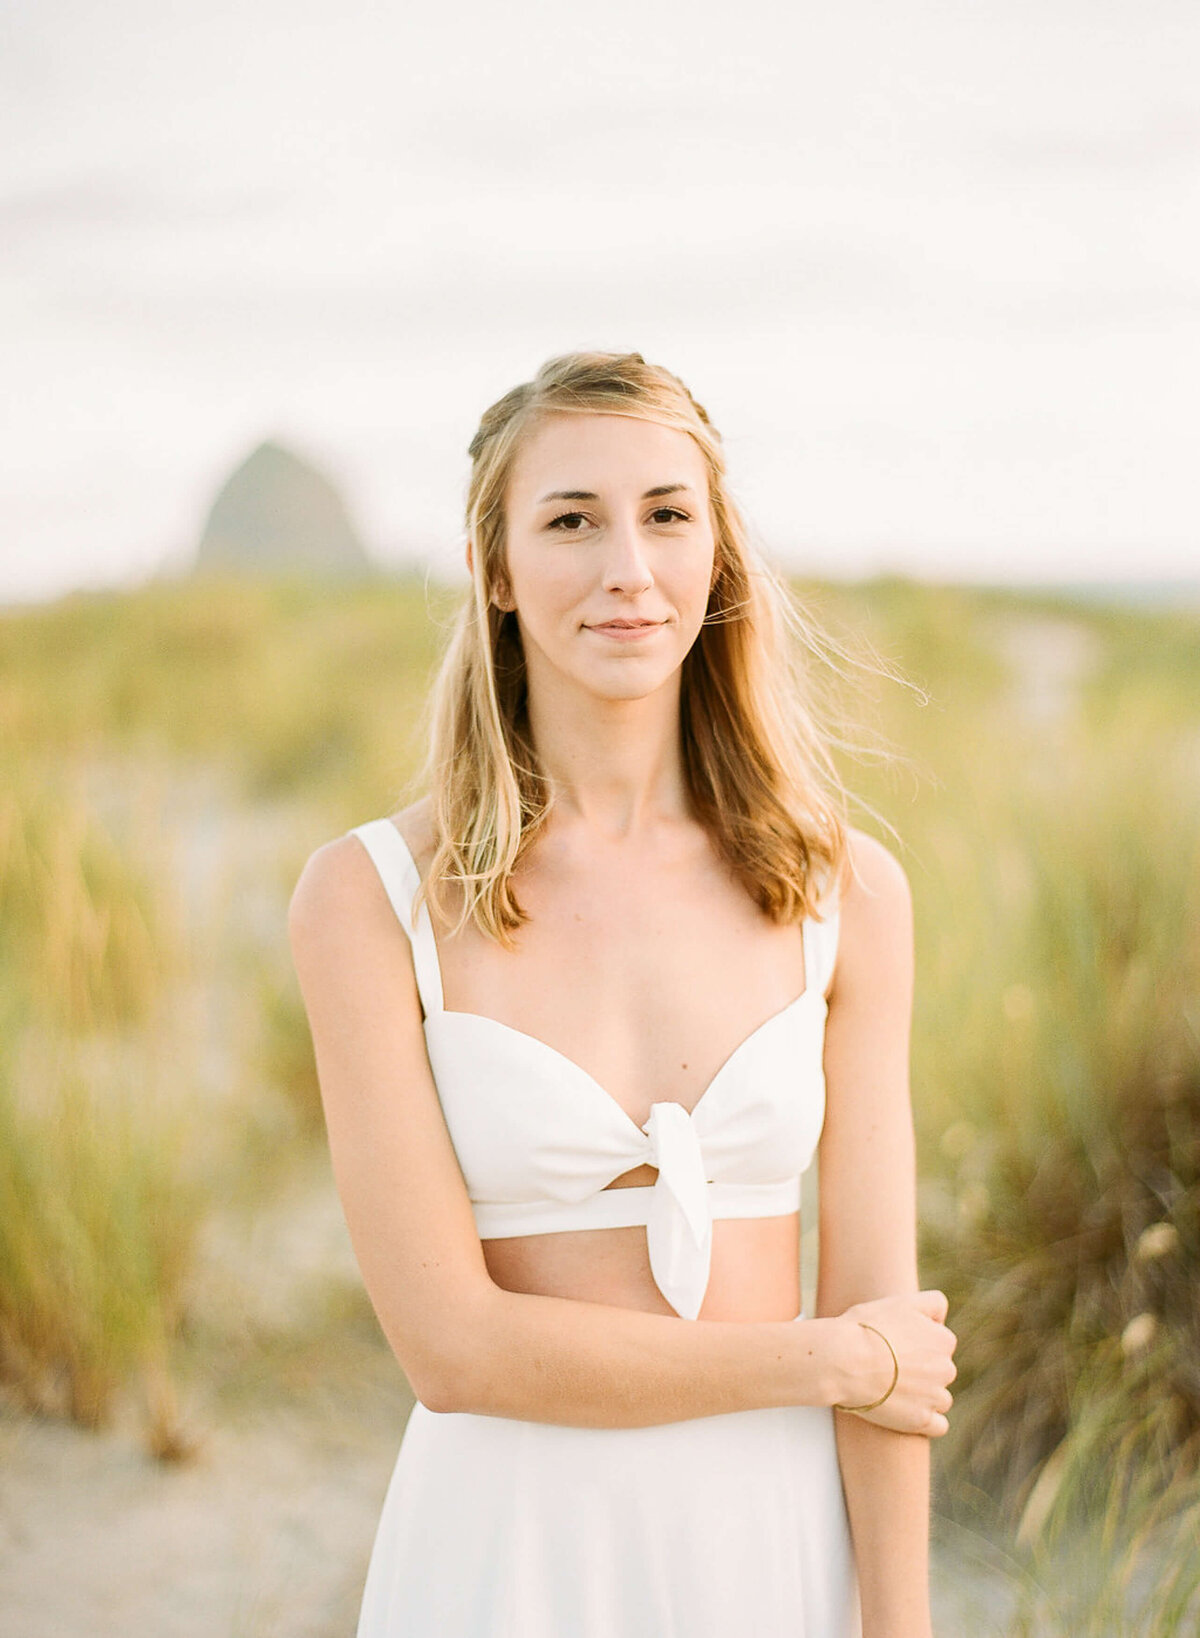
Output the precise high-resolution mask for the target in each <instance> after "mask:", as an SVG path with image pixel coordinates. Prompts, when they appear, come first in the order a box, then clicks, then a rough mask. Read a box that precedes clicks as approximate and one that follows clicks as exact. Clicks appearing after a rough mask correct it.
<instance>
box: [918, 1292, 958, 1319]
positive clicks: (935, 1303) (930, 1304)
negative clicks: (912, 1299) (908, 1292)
mask: <svg viewBox="0 0 1200 1638" xmlns="http://www.w3.org/2000/svg"><path fill="white" fill-rule="evenodd" d="M917 1302H918V1304H919V1305H920V1307H921V1309H922V1310H923V1312H924V1313H926V1314H930V1315H932V1317H933V1318H934V1319H935V1320H937V1321H939V1323H940V1322H941V1321H944V1320H945V1318H946V1315H947V1313H948V1312H949V1308H950V1303H949V1300H948V1299H947V1296H946V1293H945V1292H944V1291H919V1292H918V1293H917Z"/></svg>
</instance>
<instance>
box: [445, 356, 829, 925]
mask: <svg viewBox="0 0 1200 1638" xmlns="http://www.w3.org/2000/svg"><path fill="white" fill-rule="evenodd" d="M564 412H565V413H571V412H576V413H583V414H588V415H595V414H607V415H628V416H633V417H636V418H637V419H639V420H646V421H654V422H657V423H659V424H660V425H662V426H667V427H674V428H677V429H679V430H680V431H682V432H686V433H688V434H689V435H690V436H691V437H692V438H693V439H694V440H695V442H696V444H697V445H698V447H699V449H700V452H701V454H702V455H703V456H704V460H705V464H706V467H707V471H708V482H709V501H710V505H711V508H712V515H713V519H714V524H715V534H716V553H715V565H714V576H713V584H712V589H711V591H710V594H709V600H708V607H707V611H706V613H705V617H704V622H703V625H702V626H701V629H700V634H699V636H698V637H697V639H696V642H695V643H694V644H693V645H692V648H691V651H690V652H689V653H688V655H687V656H686V658H685V660H684V662H683V669H682V675H681V679H680V724H681V743H682V751H683V761H684V770H685V778H686V783H687V790H688V793H689V797H690V800H691V802H692V805H693V810H694V812H695V815H696V817H697V818H698V819H699V821H700V822H701V823H702V824H703V825H704V826H705V828H706V829H707V830H708V831H709V833H710V834H711V836H712V838H713V840H714V842H715V844H716V846H717V847H718V849H719V851H720V852H721V854H722V855H723V856H724V858H725V859H726V860H727V861H728V863H729V864H730V866H731V867H732V868H733V870H734V871H735V873H736V874H737V875H738V876H739V878H740V879H741V880H742V881H743V882H744V884H745V886H746V888H747V890H748V891H749V892H750V894H751V896H752V897H753V898H754V899H755V900H756V902H757V903H758V904H759V905H760V906H761V908H762V909H763V910H764V911H765V912H766V913H767V914H768V915H770V916H771V917H772V919H774V920H775V921H778V922H791V921H798V920H801V919H802V918H803V917H805V916H807V915H810V914H812V913H813V912H814V911H815V910H816V908H817V905H818V903H819V901H820V898H821V896H822V894H823V893H824V891H825V890H826V888H827V886H828V884H829V882H830V881H832V880H833V879H835V878H836V877H837V875H838V874H839V873H840V870H841V867H842V863H843V860H844V857H845V850H846V817H845V813H846V799H845V791H844V789H843V786H842V784H841V781H840V780H839V778H838V775H837V771H836V769H835V767H834V764H833V761H832V758H831V756H830V739H829V737H828V736H827V735H826V734H825V733H824V732H822V730H821V728H820V726H819V724H818V721H817V717H816V714H815V710H814V701H813V688H812V686H811V684H812V679H811V677H810V676H809V675H808V669H809V668H808V667H807V666H806V664H805V661H806V659H807V654H806V651H807V652H808V653H812V652H814V651H815V652H821V645H820V642H819V640H817V638H816V634H815V631H814V628H813V627H812V626H811V624H810V623H809V622H808V620H807V619H806V617H805V616H804V614H803V612H802V610H801V609H800V606H799V604H798V602H797V600H796V599H795V597H794V595H793V593H792V592H791V590H790V588H789V587H788V585H787V583H786V581H784V580H783V578H782V577H781V576H780V575H779V574H777V573H776V572H775V571H774V570H773V569H771V568H770V567H769V566H768V565H767V564H766V563H765V562H763V561H762V560H761V559H760V558H759V557H758V555H757V553H756V552H755V551H754V549H753V547H752V545H751V543H750V540H749V536H748V532H747V529H746V525H745V523H744V522H743V520H742V517H741V514H740V513H739V511H738V508H737V506H736V504H735V503H734V501H733V498H732V496H731V495H730V493H729V489H728V485H727V481H726V473H725V458H724V454H723V451H722V448H721V435H720V433H719V432H718V431H717V430H716V428H715V427H714V426H713V424H712V422H711V421H710V420H709V418H708V415H707V413H706V411H705V409H704V407H703V405H701V404H699V403H697V401H696V400H695V399H694V398H693V397H692V395H691V393H690V392H689V391H688V389H687V387H685V386H684V384H683V382H682V381H680V380H679V378H678V377H677V376H675V375H672V374H671V372H670V371H669V370H666V369H664V368H662V367H661V366H660V365H656V364H647V363H646V361H645V359H644V358H643V357H642V355H641V354H640V353H594V352H578V353H565V354H563V355H562V356H561V357H558V358H551V359H549V360H547V362H546V363H545V364H543V365H542V367H541V369H540V370H539V371H538V372H537V374H536V376H535V377H534V379H533V380H532V381H527V382H524V383H522V385H520V386H519V387H514V388H513V389H512V391H511V392H507V393H505V395H504V397H503V398H501V399H499V400H498V401H497V402H496V403H494V404H493V405H492V406H491V408H490V409H488V410H486V411H485V412H484V415H483V418H482V420H481V421H480V423H479V428H478V431H477V432H476V433H475V436H474V437H473V438H472V440H471V443H470V446H469V454H470V457H471V462H472V466H471V478H470V484H469V487H468V491H467V508H466V512H467V516H466V523H467V535H468V539H469V540H470V541H471V543H472V585H471V591H470V593H469V595H468V597H467V598H466V600H465V601H464V603H463V606H462V607H461V609H460V610H459V612H458V615H457V618H456V620H455V622H454V626H453V629H452V633H451V637H450V641H449V644H448V646H447V648H446V652H445V654H444V657H443V659H442V663H441V666H440V669H439V671H438V675H437V677H436V680H435V683H434V687H433V690H432V694H431V696H430V701H429V707H428V718H427V728H428V740H427V744H428V754H427V757H426V760H425V765H424V768H423V770H422V781H423V783H424V785H425V788H426V789H427V790H428V791H429V794H430V797H431V801H432V818H433V826H434V832H435V836H436V846H435V851H434V854H433V858H432V860H431V862H430V865H429V869H428V871H427V873H426V878H425V890H426V891H428V893H429V895H430V896H431V898H432V899H433V900H434V903H435V904H436V905H437V907H438V909H439V911H441V909H442V898H441V893H440V891H439V890H440V888H441V887H442V886H443V885H444V884H446V883H454V884H457V886H458V887H459V888H460V889H461V891H462V895H463V903H462V911H461V915H460V917H459V919H458V922H457V926H458V927H461V926H462V925H463V923H465V921H466V920H467V919H468V917H472V916H473V917H474V919H475V921H476V923H477V925H478V926H479V928H480V929H481V930H482V931H483V932H485V933H487V934H488V935H489V936H490V937H492V938H495V939H497V940H499V941H500V942H501V943H502V944H505V945H511V943H512V936H511V935H512V934H513V932H514V931H515V930H516V929H517V928H519V927H520V926H521V925H522V923H523V922H525V921H526V920H527V919H528V917H527V915H526V912H525V911H523V910H522V908H521V907H520V905H519V904H518V902H517V900H516V898H515V896H514V893H513V890H512V885H511V876H512V872H513V869H514V867H515V866H516V864H517V861H518V860H519V859H520V858H521V857H522V855H523V854H524V853H525V852H526V851H527V850H528V849H529V848H530V847H531V846H532V845H533V843H534V841H535V839H536V837H537V834H538V832H539V830H540V829H541V827H542V826H543V825H544V824H545V822H546V820H547V818H548V816H549V813H550V808H551V792H550V787H549V784H548V782H547V780H546V777H545V775H544V773H543V772H542V770H541V768H540V767H539V763H538V757H537V751H536V747H535V746H534V744H533V741H532V738H531V735H530V731H529V723H528V718H527V714H526V711H525V663H524V656H523V654H522V649H521V638H520V633H519V630H518V627H517V618H516V615H515V613H512V612H504V611H502V610H501V609H499V608H498V607H497V606H496V604H495V602H494V601H493V597H494V595H495V594H496V593H497V591H498V589H499V588H501V587H505V586H506V585H507V572H506V562H505V516H504V504H503V503H504V496H505V493H506V491H507V488H508V483H509V478H510V475H511V473H512V470H513V466H514V463H515V461H516V457H517V454H518V452H519V450H520V449H521V447H522V443H523V440H524V439H526V438H527V437H528V436H529V435H530V433H531V432H532V431H533V430H534V429H535V428H536V426H537V424H538V420H539V417H541V416H543V415H545V414H549V413H553V414H561V413H564Z"/></svg>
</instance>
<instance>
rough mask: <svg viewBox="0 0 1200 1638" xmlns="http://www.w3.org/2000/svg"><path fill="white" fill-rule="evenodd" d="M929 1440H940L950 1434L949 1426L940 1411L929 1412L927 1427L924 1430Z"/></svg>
mask: <svg viewBox="0 0 1200 1638" xmlns="http://www.w3.org/2000/svg"><path fill="white" fill-rule="evenodd" d="M925 1431H926V1433H927V1434H928V1435H929V1437H930V1438H931V1439H940V1438H941V1437H942V1435H943V1434H946V1433H949V1432H950V1424H949V1422H948V1421H947V1420H946V1418H945V1417H944V1416H943V1415H942V1413H941V1412H940V1411H930V1413H929V1426H928V1427H927V1428H926V1429H925Z"/></svg>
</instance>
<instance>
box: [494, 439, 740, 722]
mask: <svg viewBox="0 0 1200 1638" xmlns="http://www.w3.org/2000/svg"><path fill="white" fill-rule="evenodd" d="M505 520H506V523H507V553H506V556H507V565H508V576H509V586H508V588H507V591H506V590H505V588H501V589H500V591H499V595H498V596H497V599H496V601H497V603H498V604H499V606H500V607H502V608H506V609H515V610H516V615H517V622H518V625H519V628H520V632H521V639H522V643H523V645H524V650H525V660H526V670H527V674H528V677H529V683H530V686H531V687H538V686H540V682H541V680H542V679H545V680H547V681H548V680H550V678H551V676H552V675H555V676H556V679H557V681H558V683H559V685H560V686H561V685H562V684H563V683H564V682H565V683H574V684H575V685H576V686H578V687H580V688H581V689H583V690H585V691H587V692H589V693H592V694H595V695H597V696H600V697H602V698H606V699H614V700H615V699H639V698H643V697H644V696H646V695H648V694H651V693H653V692H654V691H655V690H656V689H658V688H660V687H662V686H663V685H664V683H666V682H667V681H668V680H670V679H672V678H674V677H676V675H677V673H678V671H679V668H680V666H681V665H682V664H683V660H684V656H685V655H686V654H687V652H688V650H689V649H690V648H691V646H692V644H693V643H694V642H695V640H696V637H697V635H698V634H699V631H700V627H701V623H702V622H703V619H704V613H705V609H706V607H707V604H708V594H709V589H710V586H711V584H712V577H713V565H714V555H715V549H716V541H715V532H714V528H713V519H712V512H711V508H710V506H709V499H708V470H707V467H706V466H705V462H704V457H703V455H702V454H701V452H700V450H699V448H698V446H697V445H696V443H695V442H694V441H693V439H692V438H690V437H689V436H688V434H687V433H686V432H680V431H679V430H677V429H676V428H674V427H664V426H659V425H658V424H657V423H655V422H653V421H639V420H636V419H635V418H634V417H632V416H628V415H585V414H574V413H568V414H550V415H546V416H543V417H542V418H541V420H540V423H539V424H538V426H537V428H536V430H534V431H533V432H532V433H531V434H530V436H529V437H528V438H527V439H526V441H525V443H524V445H523V447H522V449H521V451H520V453H519V455H518V457H517V460H516V462H515V465H514V468H513V472H512V475H511V478H510V481H509V486H508V491H507V494H506V496H505Z"/></svg>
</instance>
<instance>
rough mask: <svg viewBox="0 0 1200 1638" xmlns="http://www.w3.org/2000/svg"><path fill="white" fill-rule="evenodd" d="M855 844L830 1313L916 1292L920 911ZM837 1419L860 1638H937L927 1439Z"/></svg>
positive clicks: (825, 1254)
mask: <svg viewBox="0 0 1200 1638" xmlns="http://www.w3.org/2000/svg"><path fill="white" fill-rule="evenodd" d="M850 850H851V858H852V860H853V865H854V871H853V873H848V874H847V877H846V881H845V886H844V888H843V892H842V910H841V928H840V933H839V940H838V957H837V963H836V967H835V977H834V982H833V988H832V991H831V993H830V999H829V1016H828V1022H827V1026H826V1036H825V1079H826V1115H825V1125H824V1129H823V1131H822V1135H821V1144H820V1149H819V1159H818V1167H819V1170H818V1180H819V1183H818V1186H819V1198H820V1233H819V1242H820V1255H819V1272H818V1282H817V1314H818V1315H820V1316H823V1315H833V1314H841V1313H844V1312H845V1310H846V1309H847V1308H849V1307H851V1306H852V1305H853V1304H855V1303H860V1302H867V1301H869V1300H871V1299H872V1298H877V1297H887V1296H894V1295H900V1294H911V1293H915V1292H916V1291H917V1289H918V1285H917V1254H916V1160H915V1145H914V1138H913V1123H912V1109H911V1102H910V1094H909V1081H908V1053H909V1033H910V1022H911V1015H912V988H913V938H912V903H911V898H910V895H909V889H908V881H907V878H906V876H905V874H904V871H903V869H902V867H901V866H900V864H899V863H898V862H897V861H896V860H895V859H894V858H893V857H892V855H891V854H890V853H889V852H888V851H887V849H886V848H884V847H883V846H882V845H881V844H880V843H878V842H876V841H874V840H872V839H871V838H870V837H868V836H865V835H863V834H862V833H861V832H858V831H852V832H851V833H850ZM872 1340H873V1341H876V1342H877V1340H878V1339H872ZM878 1345H879V1346H880V1348H881V1350H882V1344H878ZM834 1423H835V1431H836V1437H837V1447H838V1459H839V1462H840V1464H841V1470H842V1485H843V1488H844V1490H845V1493H846V1507H847V1512H848V1514H849V1519H850V1532H851V1536H852V1539H853V1543H854V1557H855V1562H856V1565H857V1570H858V1582H859V1590H860V1594H861V1598H862V1615H863V1638H932V1631H933V1628H932V1624H931V1617H930V1609H929V1491H930V1449H929V1440H928V1439H927V1438H924V1437H922V1436H920V1435H917V1434H908V1433H894V1432H892V1431H891V1430H890V1429H889V1428H882V1427H878V1426H876V1425H874V1424H873V1423H871V1422H870V1421H868V1420H866V1419H865V1418H863V1417H860V1416H856V1415H853V1414H851V1413H849V1412H844V1411H835V1413H834Z"/></svg>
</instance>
